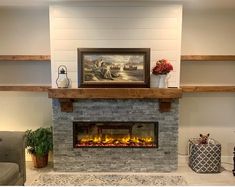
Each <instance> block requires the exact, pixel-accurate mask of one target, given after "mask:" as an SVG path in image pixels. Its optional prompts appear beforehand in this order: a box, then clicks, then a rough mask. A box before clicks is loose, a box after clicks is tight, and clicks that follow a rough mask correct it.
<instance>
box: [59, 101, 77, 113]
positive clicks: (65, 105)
mask: <svg viewBox="0 0 235 187" xmlns="http://www.w3.org/2000/svg"><path fill="white" fill-rule="evenodd" d="M59 102H60V110H61V112H73V102H74V99H59Z"/></svg>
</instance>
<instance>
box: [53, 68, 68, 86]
mask: <svg viewBox="0 0 235 187" xmlns="http://www.w3.org/2000/svg"><path fill="white" fill-rule="evenodd" d="M69 84H70V81H69V79H68V76H67V67H66V66H65V65H61V66H59V67H58V77H57V79H56V85H57V87H58V88H68V87H69Z"/></svg>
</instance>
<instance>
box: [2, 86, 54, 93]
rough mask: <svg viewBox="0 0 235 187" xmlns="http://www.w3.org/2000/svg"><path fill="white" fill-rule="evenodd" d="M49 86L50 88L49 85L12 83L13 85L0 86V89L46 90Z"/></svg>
mask: <svg viewBox="0 0 235 187" xmlns="http://www.w3.org/2000/svg"><path fill="white" fill-rule="evenodd" d="M49 88H51V86H29V85H27V86H26V85H18V86H16V85H14V86H0V91H23V92H48V89H49Z"/></svg>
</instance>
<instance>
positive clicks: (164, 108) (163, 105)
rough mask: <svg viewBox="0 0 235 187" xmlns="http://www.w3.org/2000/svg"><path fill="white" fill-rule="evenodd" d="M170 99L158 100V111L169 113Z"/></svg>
mask: <svg viewBox="0 0 235 187" xmlns="http://www.w3.org/2000/svg"><path fill="white" fill-rule="evenodd" d="M171 102H172V99H159V111H160V112H170V110H171Z"/></svg>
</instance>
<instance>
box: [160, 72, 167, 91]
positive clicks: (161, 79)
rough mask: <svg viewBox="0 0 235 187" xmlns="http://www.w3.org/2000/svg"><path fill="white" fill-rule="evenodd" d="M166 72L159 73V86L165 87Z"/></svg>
mask: <svg viewBox="0 0 235 187" xmlns="http://www.w3.org/2000/svg"><path fill="white" fill-rule="evenodd" d="M166 78H167V74H163V75H160V80H159V88H167V79H166Z"/></svg>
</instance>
